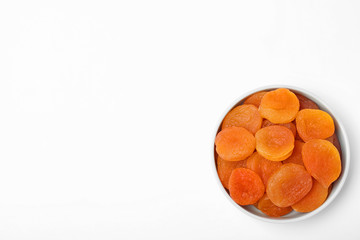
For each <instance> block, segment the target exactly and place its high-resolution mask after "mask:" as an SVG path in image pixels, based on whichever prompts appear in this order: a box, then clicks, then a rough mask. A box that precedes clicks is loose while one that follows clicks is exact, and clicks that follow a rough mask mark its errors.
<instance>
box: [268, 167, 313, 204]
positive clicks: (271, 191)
mask: <svg viewBox="0 0 360 240" xmlns="http://www.w3.org/2000/svg"><path fill="white" fill-rule="evenodd" d="M311 187H312V179H311V175H310V174H309V173H308V172H307V171H306V169H305V168H304V167H303V166H301V165H298V164H294V163H286V164H283V165H282V166H281V167H280V168H278V169H277V170H276V171H275V172H274V173H273V174H272V175H271V177H270V178H269V181H268V185H267V188H266V192H267V194H268V196H269V198H270V200H271V201H272V202H273V203H274V204H275V205H276V206H278V207H289V206H291V205H293V204H295V203H296V202H298V201H299V200H301V199H302V198H303V197H305V195H306V194H308V192H309V191H310V190H311Z"/></svg>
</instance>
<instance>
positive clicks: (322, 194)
mask: <svg viewBox="0 0 360 240" xmlns="http://www.w3.org/2000/svg"><path fill="white" fill-rule="evenodd" d="M327 196H328V188H326V187H323V186H322V185H321V184H320V183H319V182H318V181H316V180H315V179H313V185H312V188H311V190H310V192H309V193H308V194H306V196H305V197H304V198H302V199H301V200H300V201H298V202H297V203H295V204H293V205H292V206H291V207H292V209H294V210H295V211H297V212H311V211H314V210H315V209H317V208H318V207H320V206H321V205H322V204H323V203H324V202H325V200H326V198H327Z"/></svg>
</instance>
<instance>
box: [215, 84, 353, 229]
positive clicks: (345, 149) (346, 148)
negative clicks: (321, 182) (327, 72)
mask: <svg viewBox="0 0 360 240" xmlns="http://www.w3.org/2000/svg"><path fill="white" fill-rule="evenodd" d="M276 88H287V89H289V90H290V91H291V90H294V91H296V92H299V93H301V94H304V95H307V96H310V99H311V100H314V101H315V103H319V105H322V106H323V107H324V108H325V109H326V110H327V111H328V113H329V114H330V115H331V116H332V117H333V118H334V120H335V121H336V123H337V127H338V128H337V129H336V130H337V132H341V135H342V136H343V138H342V141H341V140H339V141H341V152H342V153H343V154H342V155H343V156H345V157H344V158H343V159H341V161H344V163H346V164H345V165H344V166H345V167H344V169H342V172H341V175H342V176H341V179H339V180H340V181H339V182H338V183H337V187H336V189H335V190H334V189H332V192H331V195H330V196H329V197H328V198H327V199H326V201H325V202H324V203H323V204H322V205H321V206H320V207H318V208H317V209H315V210H314V211H312V212H308V213H303V215H301V216H298V217H295V218H270V217H262V216H258V215H256V214H254V213H251V212H250V211H248V210H246V209H244V208H243V207H241V206H240V205H238V204H237V203H235V201H234V200H232V198H231V197H230V195H229V194H228V193H227V192H226V190H225V188H224V187H223V185H222V183H221V181H220V178H219V176H218V173H217V166H216V159H215V154H214V150H215V149H214V146H215V145H214V143H215V137H216V135H217V133H218V131H219V128H220V126H221V123H222V121H223V119H224V117H225V116H226V114H227V113H228V112H229V111H230V110H231V109H233V108H234V107H235V105H237V104H239V103H240V102H241V101H242V100H244V99H245V98H246V97H248V96H250V95H251V94H253V93H256V92H259V91H265V90H270V89H276ZM211 144H212V145H211V156H212V157H211V159H212V162H211V165H212V171H213V173H214V176H215V178H216V181H217V183H218V186H219V187H220V189H221V191H222V192H223V194H224V195H225V197H226V198H227V199H228V200H229V201H230V202H231V203H232V204H233V205H234V206H235V207H236V208H237V209H239V210H240V211H241V212H243V213H245V214H246V215H248V216H251V217H253V218H255V219H258V220H262V221H265V222H270V223H291V222H298V221H302V220H305V219H308V218H310V217H312V216H315V215H316V214H318V213H319V212H321V211H323V210H324V209H325V208H326V207H327V206H329V205H330V204H331V203H332V202H333V201H334V199H335V198H336V197H337V196H338V194H339V193H340V191H341V189H342V188H343V186H344V183H345V181H346V179H347V176H348V174H349V167H350V145H349V139H348V135H347V133H346V130H345V127H344V125H343V123H342V121H341V120H340V118H339V117H338V115H337V113H336V112H335V113H334V111H333V109H332V108H331V107H329V106H328V105H327V104H326V103H325V102H324V101H323V100H322V99H321V98H319V97H318V96H317V95H316V94H314V93H312V92H311V91H308V90H306V89H303V88H301V87H297V86H293V85H286V84H271V85H264V86H261V87H257V88H255V89H252V90H248V91H246V92H244V93H242V94H240V96H239V97H237V98H236V99H235V100H234V101H233V102H232V103H231V104H230V105H229V106H228V107H227V108H226V109H225V111H224V113H223V114H222V115H220V119H219V120H218V121H217V122H216V126H215V131H214V134H213V140H212V143H211Z"/></svg>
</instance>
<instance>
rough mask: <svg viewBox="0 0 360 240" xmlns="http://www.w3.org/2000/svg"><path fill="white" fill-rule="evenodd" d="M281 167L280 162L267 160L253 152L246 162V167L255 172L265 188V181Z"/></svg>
mask: <svg viewBox="0 0 360 240" xmlns="http://www.w3.org/2000/svg"><path fill="white" fill-rule="evenodd" d="M281 165H282V163H281V162H274V161H270V160H267V159H265V158H264V157H263V156H261V155H260V154H259V153H257V152H254V153H253V154H252V155H251V156H250V157H248V158H247V160H246V167H247V168H248V169H251V170H253V171H254V172H256V173H257V174H258V175H259V176H260V178H261V180H262V181H263V183H264V185H265V186H266V185H267V181H268V179H269V177H270V176H271V174H272V173H273V172H274V171H275V170H276V169H278V168H279V167H280V166H281Z"/></svg>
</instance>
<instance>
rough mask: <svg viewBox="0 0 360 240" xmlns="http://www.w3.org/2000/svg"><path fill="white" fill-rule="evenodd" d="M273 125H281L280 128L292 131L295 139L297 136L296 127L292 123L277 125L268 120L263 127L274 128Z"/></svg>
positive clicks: (265, 120)
mask: <svg viewBox="0 0 360 240" xmlns="http://www.w3.org/2000/svg"><path fill="white" fill-rule="evenodd" d="M273 125H280V126H283V127H286V128H288V129H290V131H291V132H292V133H293V134H294V137H295V136H296V126H295V124H294V123H292V122H290V123H279V124H275V123H272V122H270V121H269V120H267V119H264V121H263V123H262V126H261V127H263V128H264V127H268V126H273Z"/></svg>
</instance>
